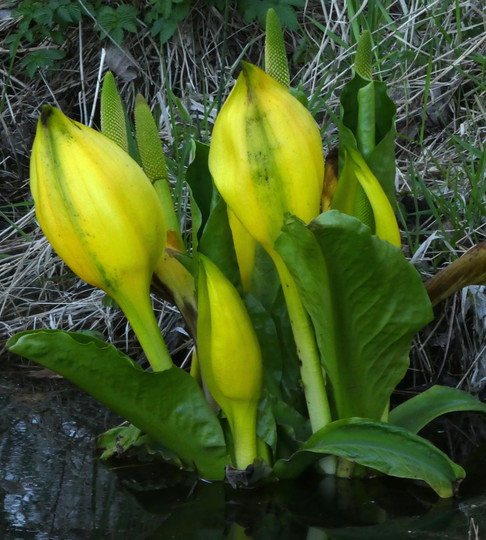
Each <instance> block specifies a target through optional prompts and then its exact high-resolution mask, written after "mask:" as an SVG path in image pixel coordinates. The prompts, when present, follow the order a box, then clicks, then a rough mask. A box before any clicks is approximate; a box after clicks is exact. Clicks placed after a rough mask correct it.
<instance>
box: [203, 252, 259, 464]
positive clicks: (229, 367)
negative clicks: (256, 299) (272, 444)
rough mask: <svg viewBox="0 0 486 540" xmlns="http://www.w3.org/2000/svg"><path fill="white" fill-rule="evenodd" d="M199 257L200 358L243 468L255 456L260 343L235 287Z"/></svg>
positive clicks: (206, 260)
mask: <svg viewBox="0 0 486 540" xmlns="http://www.w3.org/2000/svg"><path fill="white" fill-rule="evenodd" d="M199 261H200V263H199V276H198V322H197V335H198V343H197V348H198V359H199V363H200V368H201V372H202V375H203V378H204V381H205V383H206V385H207V388H208V390H209V392H210V393H211V395H212V396H213V398H214V399H215V401H216V403H217V404H218V405H219V406H220V407H221V409H222V410H223V412H224V413H225V415H226V417H227V418H228V422H229V425H230V428H231V432H232V434H233V440H234V448H235V461H236V466H237V467H238V468H239V469H245V468H246V467H247V466H248V465H250V464H251V463H252V462H253V461H254V460H255V458H256V457H257V450H256V416H257V408H258V402H259V400H260V395H261V387H262V360H261V353H260V346H259V344H258V340H257V337H256V335H255V331H254V329H253V326H252V324H251V321H250V317H249V315H248V312H247V311H246V308H245V306H244V304H243V301H242V300H241V298H240V296H239V295H238V292H237V291H236V289H235V288H234V287H233V285H232V284H231V283H230V282H229V281H228V279H227V278H226V277H225V276H224V275H223V273H222V272H221V271H220V270H219V268H218V267H217V266H216V265H215V264H214V263H213V262H212V261H210V260H209V259H208V258H207V257H205V256H204V255H199Z"/></svg>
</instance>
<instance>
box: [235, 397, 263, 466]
mask: <svg viewBox="0 0 486 540" xmlns="http://www.w3.org/2000/svg"><path fill="white" fill-rule="evenodd" d="M248 405H249V406H248V407H234V408H233V411H232V412H231V414H230V415H229V416H228V420H229V422H230V427H231V433H232V435H233V444H234V451H235V464H236V467H237V468H238V469H242V470H243V469H246V468H247V467H248V465H251V464H252V463H253V462H254V461H255V459H256V458H257V456H258V452H257V437H256V410H257V405H256V404H253V403H249V404H248Z"/></svg>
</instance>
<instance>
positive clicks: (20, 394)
mask: <svg viewBox="0 0 486 540" xmlns="http://www.w3.org/2000/svg"><path fill="white" fill-rule="evenodd" d="M41 373H44V372H41ZM32 375H33V373H29V372H25V373H23V372H21V373H19V372H18V371H13V372H10V373H8V372H4V373H3V376H0V406H1V410H2V414H1V417H0V434H1V437H0V467H1V470H0V538H2V539H4V540H23V539H25V540H27V539H28V540H77V539H80V540H81V539H83V540H86V539H123V540H125V539H128V538H130V539H131V538H136V539H137V540H138V539H161V540H162V539H172V538H174V539H201V540H203V539H208V540H215V539H232V540H239V539H244V538H253V539H258V540H260V539H261V540H272V539H278V540H287V539H288V540H294V539H296V540H297V539H302V540H321V539H322V540H324V539H325V540H331V539H355V538H356V539H368V538H369V539H373V540H379V539H390V538H393V540H399V539H401V538H404V539H405V538H407V539H411V538H416V539H429V538H430V539H432V538H441V539H442V538H449V539H456V538H457V539H461V540H463V539H467V538H470V539H473V540H474V539H476V538H480V537H481V533H482V534H484V535H485V538H486V476H485V475H484V473H481V471H483V470H484V469H485V467H484V464H483V466H481V467H477V468H476V469H475V472H472V473H470V475H469V478H468V480H467V482H465V483H464V484H463V486H462V488H461V490H460V492H459V496H458V497H457V498H455V499H453V500H440V499H438V498H437V497H436V496H435V495H434V493H433V492H432V491H431V490H429V489H428V488H426V487H424V486H420V485H418V484H415V483H413V482H408V481H403V480H396V479H380V480H369V481H347V480H338V479H334V478H330V477H327V478H321V479H317V478H315V477H308V478H307V479H303V480H301V481H300V482H281V483H273V484H270V485H268V486H265V487H263V488H260V489H259V490H247V491H238V492H236V491H234V490H232V489H231V488H230V487H229V486H227V485H223V484H222V483H215V484H208V483H203V482H198V481H197V480H195V479H194V478H193V477H190V476H188V475H185V474H182V473H180V472H178V471H174V470H173V469H171V468H166V467H165V466H163V465H161V464H159V465H153V464H150V463H140V462H137V463H126V462H120V463H116V465H115V466H113V467H112V468H109V467H107V466H106V465H105V464H103V463H101V462H100V461H99V460H98V459H97V458H96V456H95V455H94V453H93V452H94V446H95V445H94V438H95V436H96V435H97V434H99V433H101V432H103V431H104V430H106V429H108V428H109V427H113V426H114V425H116V424H117V423H118V422H119V419H117V418H116V417H115V416H114V415H113V414H112V413H110V412H109V411H108V410H106V409H105V408H103V407H102V406H101V405H99V404H98V403H96V402H95V401H94V400H92V399H91V398H90V397H89V396H86V395H85V394H84V393H82V392H80V391H78V390H77V389H75V388H74V387H73V386H72V385H70V384H69V383H68V382H66V381H64V380H62V379H59V378H52V377H45V378H39V377H33V376H32ZM479 457H480V458H481V452H479ZM478 528H479V533H477V529H478Z"/></svg>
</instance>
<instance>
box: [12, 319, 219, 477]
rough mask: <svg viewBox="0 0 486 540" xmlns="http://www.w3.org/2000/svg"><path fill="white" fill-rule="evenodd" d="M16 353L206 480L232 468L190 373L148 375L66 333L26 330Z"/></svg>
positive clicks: (107, 348) (94, 342)
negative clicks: (73, 386)
mask: <svg viewBox="0 0 486 540" xmlns="http://www.w3.org/2000/svg"><path fill="white" fill-rule="evenodd" d="M7 346H8V348H9V350H10V351H12V352H14V353H16V354H19V355H21V356H24V357H25V358H28V359H30V360H34V361H35V362H38V363H39V364H41V365H43V366H45V367H47V368H49V369H52V370H54V371H56V372H57V373H60V374H61V375H63V376H64V377H66V378H67V379H69V380H70V381H72V382H73V383H74V384H76V385H77V386H79V387H80V388H82V389H83V390H85V391H86V392H88V393H89V394H91V395H92V396H93V397H94V398H96V399H97V400H98V401H100V402H101V403H104V404H105V405H107V406H108V407H110V408H111V409H112V410H113V411H115V412H116V413H117V414H119V415H120V416H122V417H123V418H125V419H126V420H128V421H129V422H130V423H132V424H133V425H134V426H136V427H138V428H139V429H140V430H142V431H143V432H144V433H147V434H148V435H150V436H151V437H153V438H154V439H155V440H156V441H158V442H160V443H161V444H162V445H163V446H166V447H167V448H169V449H170V450H172V451H173V452H175V453H176V454H177V455H178V456H179V457H180V459H181V460H182V461H183V462H184V463H185V464H186V466H188V467H190V468H194V469H196V470H197V471H198V474H199V475H200V476H201V477H203V478H208V479H222V478H223V477H224V467H225V465H226V464H227V456H226V447H225V442H224V435H223V432H222V429H221V426H220V424H219V422H218V420H217V418H216V416H215V415H214V413H213V411H212V410H211V408H210V406H209V404H208V403H207V401H206V399H205V398H204V395H203V393H202V391H201V389H200V388H199V386H198V385H197V383H196V382H195V381H194V379H193V378H192V377H191V376H190V375H189V374H188V373H186V372H185V371H182V370H181V369H179V368H178V367H176V366H174V367H172V368H171V369H168V370H165V371H160V372H157V373H151V372H148V371H144V370H143V369H142V368H141V367H140V366H139V365H138V364H136V363H135V362H133V361H132V360H131V359H130V358H129V357H128V356H125V355H124V354H123V353H122V352H121V351H118V350H117V349H116V348H115V347H113V346H112V345H110V344H108V343H104V342H103V341H100V340H98V339H95V338H93V337H91V336H87V335H84V334H76V333H69V332H62V331H60V330H35V331H31V332H22V333H19V334H16V335H15V336H13V337H12V338H10V339H9V341H8V343H7Z"/></svg>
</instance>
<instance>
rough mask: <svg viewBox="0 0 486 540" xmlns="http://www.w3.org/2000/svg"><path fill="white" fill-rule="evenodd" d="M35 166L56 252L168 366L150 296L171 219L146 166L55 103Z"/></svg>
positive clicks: (42, 219) (157, 363)
mask: <svg viewBox="0 0 486 540" xmlns="http://www.w3.org/2000/svg"><path fill="white" fill-rule="evenodd" d="M30 172H31V175H30V176H31V190H32V195H33V197H34V201H35V206H36V215H37V219H38V221H39V224H40V226H41V228H42V230H43V231H44V234H45V235H46V237H47V239H48V240H49V242H50V243H51V245H52V246H53V248H54V249H55V250H56V252H57V253H58V255H59V256H60V257H61V258H62V259H63V260H64V262H65V263H66V264H67V265H68V266H69V267H70V268H71V269H72V270H73V271H74V272H75V273H76V274H77V275H78V276H79V277H80V278H81V279H83V280H84V281H86V282H87V283H89V284H90V285H93V286H95V287H99V288H100V289H103V290H104V291H105V292H107V293H108V294H109V295H110V296H111V297H113V298H114V299H115V300H116V301H117V302H118V304H119V305H120V307H121V308H122V310H123V311H124V312H125V314H126V316H127V318H128V319H129V321H130V322H131V323H132V326H133V328H134V330H135V332H136V333H137V336H138V337H139V339H140V341H141V343H142V346H143V347H144V350H145V352H146V354H147V357H148V358H149V360H151V363H152V366H153V367H154V368H157V369H165V368H168V367H170V366H171V365H172V362H171V361H170V358H169V356H168V353H167V350H166V348H165V344H164V343H163V339H162V337H161V335H160V331H159V330H158V327H157V324H156V321H155V317H154V315H153V312H152V311H151V306H150V300H149V290H150V281H151V277H152V273H153V271H154V268H155V266H156V264H157V262H158V261H159V259H160V258H161V256H162V254H163V252H164V249H165V241H166V226H165V220H164V214H163V210H162V206H161V203H160V201H159V199H158V197H157V194H156V192H155V190H154V188H153V186H152V184H151V183H150V180H149V179H148V178H147V176H146V175H145V173H144V172H143V171H142V169H141V168H140V167H139V166H138V164H137V163H136V162H135V161H134V160H133V159H132V158H131V157H130V156H129V155H128V154H127V153H126V152H125V151H124V150H122V149H121V148H120V147H119V146H118V145H117V144H116V143H114V142H113V141H111V140H110V139H108V138H107V137H105V136H104V135H102V134H101V133H98V132H97V131H95V130H94V129H91V128H89V127H86V126H84V125H82V124H80V123H78V122H74V121H73V120H71V119H69V118H68V117H67V116H65V115H64V114H63V113H61V112H60V111H58V110H57V109H55V108H53V107H50V106H45V107H44V108H43V111H42V114H41V117H40V119H39V122H38V125H37V132H36V137H35V140H34V146H33V149H32V156H31V171H30Z"/></svg>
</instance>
